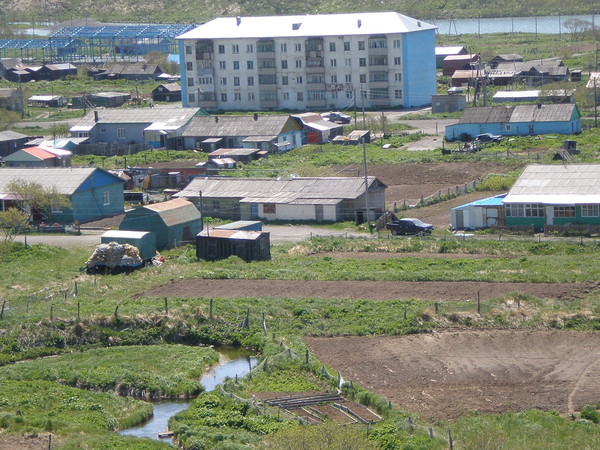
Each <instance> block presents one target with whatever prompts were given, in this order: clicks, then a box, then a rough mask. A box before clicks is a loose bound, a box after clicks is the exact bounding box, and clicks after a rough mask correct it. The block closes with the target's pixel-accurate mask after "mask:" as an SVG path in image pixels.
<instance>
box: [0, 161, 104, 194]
mask: <svg viewBox="0 0 600 450" xmlns="http://www.w3.org/2000/svg"><path fill="white" fill-rule="evenodd" d="M95 170H99V169H97V168H93V167H85V168H63V167H57V168H48V167H45V168H40V169H37V168H26V169H21V168H14V169H13V168H2V169H0V195H6V194H11V192H9V189H8V184H9V183H10V182H12V181H15V180H24V181H27V182H35V183H38V184H40V185H41V186H43V187H44V188H46V189H51V188H55V189H56V190H58V192H60V193H61V194H64V195H71V194H73V193H74V192H75V191H76V190H77V188H79V186H81V184H82V183H83V182H84V181H85V180H86V179H87V178H88V177H90V176H91V175H92V173H93V172H94V171H95Z"/></svg>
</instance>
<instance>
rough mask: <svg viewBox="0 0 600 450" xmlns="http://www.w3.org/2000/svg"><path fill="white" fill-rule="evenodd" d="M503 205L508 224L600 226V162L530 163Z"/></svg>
mask: <svg viewBox="0 0 600 450" xmlns="http://www.w3.org/2000/svg"><path fill="white" fill-rule="evenodd" d="M503 204H504V214H505V219H504V220H505V224H506V225H527V226H534V227H536V228H543V227H544V225H567V224H584V225H600V164H532V165H529V166H527V167H526V168H525V169H524V170H523V172H522V173H521V175H520V176H519V178H518V179H517V181H516V182H515V184H514V185H513V187H512V188H511V189H510V191H509V192H508V195H507V196H506V197H505V198H504V200H503Z"/></svg>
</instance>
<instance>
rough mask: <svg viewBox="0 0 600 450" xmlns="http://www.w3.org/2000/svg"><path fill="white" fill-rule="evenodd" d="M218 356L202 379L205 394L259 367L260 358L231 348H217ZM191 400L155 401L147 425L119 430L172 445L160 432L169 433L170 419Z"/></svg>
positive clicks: (125, 433) (124, 433)
mask: <svg viewBox="0 0 600 450" xmlns="http://www.w3.org/2000/svg"><path fill="white" fill-rule="evenodd" d="M215 350H216V351H217V352H218V353H219V358H220V363H219V364H218V365H217V366H215V367H213V368H212V369H211V370H210V371H208V372H207V373H205V374H204V375H203V376H202V378H201V379H200V384H202V386H204V389H205V391H206V392H210V391H212V390H213V389H215V388H216V387H217V386H218V385H219V384H221V382H222V381H223V380H224V379H225V378H227V377H229V378H235V376H236V375H237V376H238V377H242V376H244V375H246V374H247V373H248V372H249V371H250V369H251V368H253V367H254V366H256V363H257V361H258V357H257V356H253V355H252V353H251V352H249V351H247V350H244V349H240V348H232V347H220V348H215ZM190 402H191V400H161V401H156V402H152V405H153V406H154V410H153V416H152V418H151V419H150V420H148V421H147V422H144V423H142V424H139V425H136V426H133V427H131V428H127V429H125V430H121V431H119V434H122V435H124V436H135V437H138V438H151V439H156V440H158V439H160V440H161V441H162V442H168V443H171V444H172V443H173V440H172V439H170V438H166V439H161V438H159V437H158V433H161V432H163V431H166V430H168V422H169V419H170V418H171V417H172V416H174V415H175V414H177V413H178V412H179V411H183V410H184V409H186V408H187V407H188V405H189V404H190Z"/></svg>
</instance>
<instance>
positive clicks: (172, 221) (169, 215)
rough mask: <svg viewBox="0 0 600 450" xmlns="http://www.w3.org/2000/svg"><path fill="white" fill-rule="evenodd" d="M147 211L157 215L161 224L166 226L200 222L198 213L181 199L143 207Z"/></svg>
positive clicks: (191, 204) (192, 205)
mask: <svg viewBox="0 0 600 450" xmlns="http://www.w3.org/2000/svg"><path fill="white" fill-rule="evenodd" d="M144 208H146V209H147V210H149V211H154V212H156V213H158V215H159V216H160V217H161V219H162V220H163V222H164V223H165V224H166V225H168V226H173V225H178V224H181V223H185V222H189V221H191V220H200V217H201V216H200V211H198V208H196V206H194V204H193V203H190V202H188V201H187V200H184V199H182V198H177V199H173V200H169V201H167V202H162V203H154V204H152V205H146V206H144Z"/></svg>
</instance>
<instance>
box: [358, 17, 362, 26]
mask: <svg viewBox="0 0 600 450" xmlns="http://www.w3.org/2000/svg"><path fill="white" fill-rule="evenodd" d="M360 27H362V20H360V19H358V28H360Z"/></svg>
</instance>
